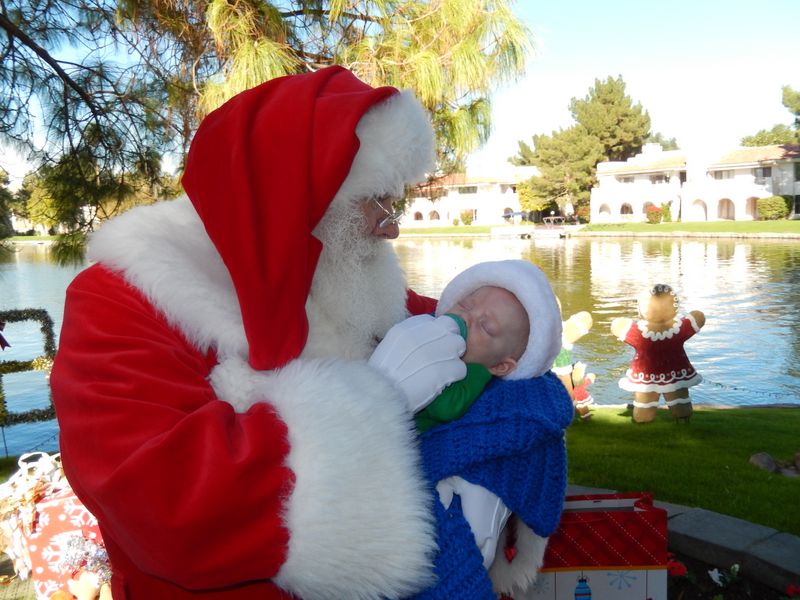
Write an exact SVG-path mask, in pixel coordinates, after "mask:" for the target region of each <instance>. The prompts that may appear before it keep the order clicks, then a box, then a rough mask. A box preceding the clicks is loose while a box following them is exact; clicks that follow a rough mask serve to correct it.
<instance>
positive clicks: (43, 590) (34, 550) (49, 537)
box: [28, 487, 107, 600]
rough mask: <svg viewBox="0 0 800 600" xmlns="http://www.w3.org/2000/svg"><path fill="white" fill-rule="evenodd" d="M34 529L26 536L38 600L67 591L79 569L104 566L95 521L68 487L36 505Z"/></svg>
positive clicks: (99, 536)
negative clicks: (69, 583)
mask: <svg viewBox="0 0 800 600" xmlns="http://www.w3.org/2000/svg"><path fill="white" fill-rule="evenodd" d="M36 512H37V520H36V525H35V527H34V529H33V531H32V532H31V534H30V535H29V536H28V551H29V552H30V557H31V577H32V579H33V587H34V590H35V592H36V598H37V600H49V598H50V597H51V596H52V595H53V594H54V593H55V592H57V591H59V590H61V591H64V592H66V591H68V586H67V584H68V582H69V581H70V580H71V579H72V578H73V576H75V575H76V574H77V572H78V570H79V569H87V568H88V569H90V570H91V567H92V563H96V564H94V566H95V567H101V568H102V567H103V561H105V562H106V563H107V559H106V557H105V550H104V549H103V547H102V538H101V535H100V529H99V528H98V526H97V519H95V518H94V516H93V515H92V514H91V513H90V512H89V511H88V510H87V509H86V507H85V506H84V505H83V503H82V502H81V501H80V500H78V498H77V496H75V493H74V492H73V491H72V488H69V487H67V488H66V489H63V490H61V491H59V492H57V493H54V494H51V495H48V496H46V497H45V498H43V499H42V500H41V501H40V502H37V503H36Z"/></svg>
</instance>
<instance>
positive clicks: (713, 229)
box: [400, 219, 800, 236]
mask: <svg viewBox="0 0 800 600" xmlns="http://www.w3.org/2000/svg"><path fill="white" fill-rule="evenodd" d="M523 226H532V224H531V223H523ZM501 227H511V225H496V226H494V227H491V226H477V225H469V226H466V225H459V226H456V227H419V228H414V227H401V228H400V235H401V236H402V235H484V234H488V233H491V230H492V229H495V228H501ZM536 227H537V228H544V226H543V225H541V224H537V225H536ZM581 231H585V232H609V233H620V234H625V233H675V232H690V233H714V234H719V233H732V234H741V235H747V234H759V233H796V234H798V235H800V219H796V220H791V221H789V220H782V221H706V222H702V223H660V224H658V225H651V224H649V223H609V224H588V225H584V226H583V227H582V228H581Z"/></svg>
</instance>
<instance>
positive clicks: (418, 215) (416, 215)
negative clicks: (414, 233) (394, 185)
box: [414, 211, 422, 221]
mask: <svg viewBox="0 0 800 600" xmlns="http://www.w3.org/2000/svg"><path fill="white" fill-rule="evenodd" d="M414 220H415V221H422V213H421V212H419V211H417V212H415V213H414Z"/></svg>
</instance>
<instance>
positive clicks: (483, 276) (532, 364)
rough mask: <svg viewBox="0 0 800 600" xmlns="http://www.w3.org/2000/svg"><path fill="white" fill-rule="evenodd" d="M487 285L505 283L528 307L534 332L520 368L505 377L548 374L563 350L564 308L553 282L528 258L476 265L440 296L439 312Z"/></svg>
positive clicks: (502, 284)
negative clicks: (560, 303) (562, 308)
mask: <svg viewBox="0 0 800 600" xmlns="http://www.w3.org/2000/svg"><path fill="white" fill-rule="evenodd" d="M484 286H494V287H501V288H504V289H506V290H508V291H509V292H511V293H512V294H514V295H515V296H516V297H517V299H518V300H519V301H520V302H521V303H522V306H524V307H525V310H526V311H527V313H528V319H529V320H530V336H529V337H528V345H527V346H526V348H525V352H523V353H522V356H521V357H520V359H519V361H518V362H517V368H516V369H514V370H513V371H512V372H511V373H509V374H508V375H506V376H504V379H527V378H529V377H538V376H539V375H544V374H545V373H546V372H547V371H549V370H550V367H552V366H553V361H554V360H555V358H556V356H557V355H558V353H559V351H560V350H561V311H559V309H558V301H557V300H556V296H555V294H554V293H553V289H552V288H551V287H550V282H549V281H548V280H547V277H546V276H545V274H544V273H543V272H542V270H541V269H540V268H539V267H537V266H536V265H534V264H532V263H529V262H527V261H524V260H498V261H490V262H482V263H478V264H477V265H474V266H472V267H470V268H468V269H466V270H464V271H462V272H461V273H459V274H458V275H456V276H455V277H454V278H453V280H452V281H451V282H450V283H448V284H447V286H446V287H445V288H444V290H443V291H442V296H441V298H439V305H438V306H437V308H436V315H437V316H439V315H442V314H444V313H446V312H447V311H448V310H449V309H450V308H451V307H452V306H453V305H454V304H455V303H456V302H458V301H459V300H461V299H462V298H463V297H465V296H468V295H469V294H471V293H472V292H474V291H475V290H477V289H478V288H481V287H484Z"/></svg>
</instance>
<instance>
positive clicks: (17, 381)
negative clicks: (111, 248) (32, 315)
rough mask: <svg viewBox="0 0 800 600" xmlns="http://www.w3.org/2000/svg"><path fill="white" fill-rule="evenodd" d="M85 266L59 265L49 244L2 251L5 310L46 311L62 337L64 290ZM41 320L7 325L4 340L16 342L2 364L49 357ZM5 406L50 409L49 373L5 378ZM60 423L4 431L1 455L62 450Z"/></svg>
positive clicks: (0, 301) (0, 304)
mask: <svg viewBox="0 0 800 600" xmlns="http://www.w3.org/2000/svg"><path fill="white" fill-rule="evenodd" d="M82 268H83V266H78V267H59V266H57V265H55V264H53V263H52V262H51V259H50V253H49V246H48V245H47V244H22V245H12V246H8V247H3V248H0V290H2V293H0V310H12V309H25V308H43V309H45V310H46V311H47V312H48V313H49V315H50V317H51V318H52V319H53V322H54V331H55V333H56V335H58V331H59V329H60V328H61V319H62V314H63V311H64V291H65V290H66V288H67V285H68V284H69V282H70V281H72V279H73V277H75V275H76V274H77V273H78V272H79V271H80V270H81V269H82ZM39 327H40V324H39V323H38V322H37V321H24V322H20V323H8V324H6V327H5V330H4V332H3V334H4V336H5V337H6V338H7V339H8V341H9V342H11V348H7V349H6V350H5V351H4V352H2V354H0V360H31V359H32V358H35V357H37V356H41V355H42V354H43V353H44V340H43V338H42V334H41V332H40V330H39ZM2 386H3V392H4V394H5V397H6V404H7V406H8V409H9V411H11V412H25V411H27V410H30V409H33V408H46V407H47V406H48V404H49V393H50V387H49V383H48V381H47V378H46V376H45V374H44V373H42V372H39V371H35V372H28V373H12V374H8V375H4V376H3V378H2ZM57 433H58V428H57V427H56V423H55V421H48V422H43V423H33V424H21V425H14V426H12V427H7V428H4V429H3V430H2V431H0V453H2V454H0V455H5V454H6V453H8V454H20V453H22V452H27V451H29V450H33V449H38V450H45V451H53V450H56V449H57V448H58V440H57V437H56V436H57Z"/></svg>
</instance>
